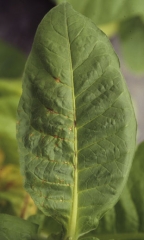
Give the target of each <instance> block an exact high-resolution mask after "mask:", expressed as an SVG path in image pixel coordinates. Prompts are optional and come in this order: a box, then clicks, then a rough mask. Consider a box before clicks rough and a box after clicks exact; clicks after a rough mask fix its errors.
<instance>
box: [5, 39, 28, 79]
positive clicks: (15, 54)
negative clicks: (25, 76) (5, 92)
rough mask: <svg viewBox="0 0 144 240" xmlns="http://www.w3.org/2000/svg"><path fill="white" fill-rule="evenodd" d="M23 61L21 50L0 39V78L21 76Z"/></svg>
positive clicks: (24, 57)
mask: <svg viewBox="0 0 144 240" xmlns="http://www.w3.org/2000/svg"><path fill="white" fill-rule="evenodd" d="M25 61H26V56H25V55H24V54H23V53H22V52H20V51H19V50H18V49H16V48H14V47H12V46H11V45H10V44H8V43H5V42H3V41H2V40H0V78H17V77H21V76H22V72H23V69H24V65H25Z"/></svg>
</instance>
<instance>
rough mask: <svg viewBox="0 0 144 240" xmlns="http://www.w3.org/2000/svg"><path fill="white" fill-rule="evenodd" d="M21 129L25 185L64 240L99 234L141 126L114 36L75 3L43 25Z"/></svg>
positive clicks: (30, 66) (29, 69)
mask: <svg viewBox="0 0 144 240" xmlns="http://www.w3.org/2000/svg"><path fill="white" fill-rule="evenodd" d="M17 130H18V134H17V138H18V143H19V149H20V158H21V169H22V172H23V174H24V176H25V187H26V189H27V191H28V192H29V193H30V195H31V196H32V198H33V199H34V201H35V203H36V205H37V206H38V207H39V208H40V209H41V210H42V211H43V212H44V214H45V215H47V216H51V217H53V218H54V219H56V220H57V221H58V222H60V223H61V224H62V225H63V228H64V229H65V234H64V236H63V239H64V240H65V239H67V238H71V239H72V240H73V239H74V240H76V239H78V237H79V236H80V235H83V234H85V233H87V232H89V231H91V230H93V229H96V227H97V225H98V222H99V219H100V218H101V217H102V216H103V215H104V213H105V212H106V211H107V210H108V209H109V208H111V207H112V206H113V205H114V204H115V203H116V201H117V200H118V198H119V195H120V194H121V192H122V189H123V187H124V184H125V182H126V180H127V176H128V173H129V169H130V167H131V162H132V158H133V154H134V150H135V134H136V122H135V116H134V111H133V107H132V103H131V99H130V96H129V93H128V90H127V87H126V84H125V81H124V79H123V77H122V75H121V73H120V69H119V61H118V59H117V56H116V54H115V53H114V50H113V48H112V47H111V44H110V42H109V40H108V38H107V37H106V35H105V34H103V33H102V32H101V31H100V30H99V29H98V28H97V27H96V26H95V25H94V24H93V23H92V22H91V21H90V20H89V19H87V18H85V17H84V16H82V15H80V14H79V13H77V12H75V11H74V10H73V9H72V8H71V6H70V5H69V4H67V3H65V4H61V5H59V6H58V7H56V8H54V9H52V10H51V11H50V12H49V13H48V14H47V15H46V16H45V17H44V19H43V20H42V22H41V23H40V25H39V27H38V30H37V33H36V36H35V40H34V44H33V48H32V51H31V53H30V56H29V58H28V61H27V64H26V68H25V72H24V78H23V93H22V97H21V99H20V103H19V107H18V125H17Z"/></svg>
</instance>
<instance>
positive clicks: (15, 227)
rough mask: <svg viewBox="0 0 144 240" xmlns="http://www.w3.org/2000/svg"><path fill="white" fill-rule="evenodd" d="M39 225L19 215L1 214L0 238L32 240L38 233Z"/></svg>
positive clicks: (4, 239) (6, 239) (5, 239)
mask: <svg viewBox="0 0 144 240" xmlns="http://www.w3.org/2000/svg"><path fill="white" fill-rule="evenodd" d="M37 227H38V226H37V225H35V224H33V223H31V222H29V221H26V220H23V219H20V218H18V217H13V216H10V215H7V214H0V239H2V240H20V239H22V240H31V238H32V237H33V236H34V235H36V233H37Z"/></svg>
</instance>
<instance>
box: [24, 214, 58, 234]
mask: <svg viewBox="0 0 144 240" xmlns="http://www.w3.org/2000/svg"><path fill="white" fill-rule="evenodd" d="M28 220H29V221H31V222H33V223H36V224H38V225H39V233H45V234H47V235H48V236H50V235H51V234H58V233H60V232H62V226H61V224H59V223H58V222H57V221H56V220H54V219H53V218H52V217H47V216H45V215H44V214H43V213H42V212H41V211H40V210H38V212H37V214H36V215H33V216H30V217H29V218H28Z"/></svg>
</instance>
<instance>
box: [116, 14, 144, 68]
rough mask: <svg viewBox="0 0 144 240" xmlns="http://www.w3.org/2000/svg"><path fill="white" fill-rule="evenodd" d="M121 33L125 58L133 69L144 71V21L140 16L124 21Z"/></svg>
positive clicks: (121, 25)
mask: <svg viewBox="0 0 144 240" xmlns="http://www.w3.org/2000/svg"><path fill="white" fill-rule="evenodd" d="M119 34H120V40H121V48H122V53H123V56H124V60H125V61H126V63H127V64H128V65H129V67H131V69H132V70H133V71H136V72H144V22H143V21H142V20H141V18H140V17H135V18H132V19H128V20H126V21H123V22H122V23H121V24H120V29H119Z"/></svg>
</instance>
